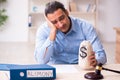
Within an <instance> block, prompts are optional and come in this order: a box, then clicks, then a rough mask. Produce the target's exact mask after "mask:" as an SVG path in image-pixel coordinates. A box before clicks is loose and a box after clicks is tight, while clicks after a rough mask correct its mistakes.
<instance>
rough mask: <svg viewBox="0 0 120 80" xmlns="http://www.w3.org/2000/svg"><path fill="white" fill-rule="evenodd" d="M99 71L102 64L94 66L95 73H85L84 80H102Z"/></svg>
mask: <svg viewBox="0 0 120 80" xmlns="http://www.w3.org/2000/svg"><path fill="white" fill-rule="evenodd" d="M101 70H102V64H101V63H100V64H98V65H97V66H96V69H95V72H89V73H86V74H85V75H84V77H85V78H86V79H92V80H96V79H103V75H102V74H101Z"/></svg>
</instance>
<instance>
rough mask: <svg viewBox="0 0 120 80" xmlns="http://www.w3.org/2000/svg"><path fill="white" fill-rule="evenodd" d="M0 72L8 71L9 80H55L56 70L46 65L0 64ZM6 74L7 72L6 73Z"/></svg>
mask: <svg viewBox="0 0 120 80" xmlns="http://www.w3.org/2000/svg"><path fill="white" fill-rule="evenodd" d="M0 71H3V72H4V71H5V72H6V71H9V74H7V76H9V78H10V80H53V79H56V68H54V67H53V66H50V65H47V64H31V65H16V64H0ZM7 73H8V72H7Z"/></svg>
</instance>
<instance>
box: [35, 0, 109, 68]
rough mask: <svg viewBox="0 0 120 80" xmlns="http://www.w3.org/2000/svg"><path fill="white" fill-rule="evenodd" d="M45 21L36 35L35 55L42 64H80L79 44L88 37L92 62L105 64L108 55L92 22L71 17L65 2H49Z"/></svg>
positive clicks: (92, 64) (93, 64) (90, 60)
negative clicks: (91, 48)
mask: <svg viewBox="0 0 120 80" xmlns="http://www.w3.org/2000/svg"><path fill="white" fill-rule="evenodd" d="M45 18H46V21H47V22H45V23H44V24H42V25H41V26H40V27H39V29H38V31H37V36H36V46H35V58H36V60H37V61H38V62H39V63H40V64H78V52H79V44H80V43H81V42H82V41H84V40H88V41H90V42H91V43H92V47H93V50H94V51H93V52H91V55H90V56H89V63H90V65H91V66H95V65H96V64H98V63H102V64H105V63H106V61H107V60H106V54H105V51H104V49H103V47H102V45H101V42H100V40H99V38H98V36H97V34H96V32H95V30H94V28H93V26H92V25H91V24H89V23H88V22H86V21H84V20H82V19H78V18H73V17H70V16H69V13H68V11H67V10H66V9H65V8H64V5H63V4H62V3H60V2H57V1H52V2H49V3H48V4H46V8H45Z"/></svg>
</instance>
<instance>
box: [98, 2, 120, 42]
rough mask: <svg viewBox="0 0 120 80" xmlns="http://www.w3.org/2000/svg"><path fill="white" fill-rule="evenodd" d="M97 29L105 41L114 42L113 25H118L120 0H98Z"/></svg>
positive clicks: (119, 23)
mask: <svg viewBox="0 0 120 80" xmlns="http://www.w3.org/2000/svg"><path fill="white" fill-rule="evenodd" d="M98 1H99V13H98V15H99V17H98V18H99V20H98V30H99V33H100V36H101V38H102V40H103V41H105V42H115V39H116V34H115V30H114V29H113V27H117V26H118V27H120V0H98Z"/></svg>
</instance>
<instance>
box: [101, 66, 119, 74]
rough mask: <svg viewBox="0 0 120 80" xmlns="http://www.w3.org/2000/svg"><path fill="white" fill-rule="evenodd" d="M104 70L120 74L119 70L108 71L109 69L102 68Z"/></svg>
mask: <svg viewBox="0 0 120 80" xmlns="http://www.w3.org/2000/svg"><path fill="white" fill-rule="evenodd" d="M102 69H103V70H106V71H111V72H115V73H119V74H120V71H117V70H112V69H108V68H104V67H102Z"/></svg>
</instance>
